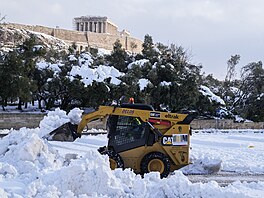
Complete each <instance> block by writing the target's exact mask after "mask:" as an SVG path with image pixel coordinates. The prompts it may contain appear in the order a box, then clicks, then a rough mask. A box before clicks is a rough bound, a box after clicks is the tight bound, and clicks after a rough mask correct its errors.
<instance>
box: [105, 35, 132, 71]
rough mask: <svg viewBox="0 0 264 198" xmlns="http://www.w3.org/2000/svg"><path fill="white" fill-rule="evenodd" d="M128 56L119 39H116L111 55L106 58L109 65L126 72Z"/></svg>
mask: <svg viewBox="0 0 264 198" xmlns="http://www.w3.org/2000/svg"><path fill="white" fill-rule="evenodd" d="M128 58H129V56H128V54H127V53H126V51H125V49H123V48H122V44H121V43H120V41H119V40H116V42H115V43H114V46H113V51H112V53H111V55H109V56H107V57H106V60H107V61H108V62H109V65H112V66H114V67H115V68H116V69H118V70H119V71H121V72H126V71H127V61H128Z"/></svg>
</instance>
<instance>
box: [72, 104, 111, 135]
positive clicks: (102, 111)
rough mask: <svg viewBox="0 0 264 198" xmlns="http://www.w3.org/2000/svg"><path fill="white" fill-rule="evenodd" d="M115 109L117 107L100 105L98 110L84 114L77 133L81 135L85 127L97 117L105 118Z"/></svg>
mask: <svg viewBox="0 0 264 198" xmlns="http://www.w3.org/2000/svg"><path fill="white" fill-rule="evenodd" d="M114 109H115V107H113V106H100V107H99V109H98V110H97V111H94V112H92V113H89V114H86V115H84V116H83V117H82V120H81V122H80V123H79V124H78V128H77V133H78V134H79V135H81V134H82V131H83V129H84V128H85V126H86V125H87V124H88V123H89V122H91V121H94V120H97V119H105V118H106V117H107V116H108V115H110V114H112V113H113V111H114Z"/></svg>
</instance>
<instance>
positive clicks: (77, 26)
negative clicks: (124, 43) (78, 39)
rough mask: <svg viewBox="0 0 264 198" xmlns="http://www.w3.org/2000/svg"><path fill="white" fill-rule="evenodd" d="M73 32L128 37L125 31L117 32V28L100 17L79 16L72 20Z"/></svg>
mask: <svg viewBox="0 0 264 198" xmlns="http://www.w3.org/2000/svg"><path fill="white" fill-rule="evenodd" d="M73 23H74V30H77V31H81V32H95V33H108V34H112V35H124V36H129V35H130V33H129V32H128V31H127V30H123V31H122V32H119V31H118V26H117V25H115V24H114V23H113V22H111V21H110V20H109V19H108V18H107V17H100V16H81V17H76V18H74V19H73Z"/></svg>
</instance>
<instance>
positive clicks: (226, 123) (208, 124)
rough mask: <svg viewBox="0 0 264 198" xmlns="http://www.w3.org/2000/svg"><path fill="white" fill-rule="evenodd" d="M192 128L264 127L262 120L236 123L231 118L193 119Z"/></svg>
mask: <svg viewBox="0 0 264 198" xmlns="http://www.w3.org/2000/svg"><path fill="white" fill-rule="evenodd" d="M191 127H192V128H193V129H264V122H244V123H237V122H234V121H233V120H228V119H222V120H219V119H218V120H193V121H192V122H191Z"/></svg>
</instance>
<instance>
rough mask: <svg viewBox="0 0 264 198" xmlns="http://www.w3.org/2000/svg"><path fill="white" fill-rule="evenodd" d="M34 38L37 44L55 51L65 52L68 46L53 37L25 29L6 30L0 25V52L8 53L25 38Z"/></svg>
mask: <svg viewBox="0 0 264 198" xmlns="http://www.w3.org/2000/svg"><path fill="white" fill-rule="evenodd" d="M32 36H35V37H36V40H37V42H39V43H41V44H42V45H43V44H44V45H45V47H48V48H53V49H56V50H66V49H68V45H67V44H66V43H65V42H64V41H63V40H61V39H58V38H55V37H53V36H50V35H47V34H44V33H38V32H33V31H29V30H26V29H15V28H7V27H3V26H1V25H0V48H1V51H9V50H10V49H12V48H13V47H14V46H16V45H17V44H22V43H23V42H24V41H25V40H26V39H27V38H30V37H32Z"/></svg>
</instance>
